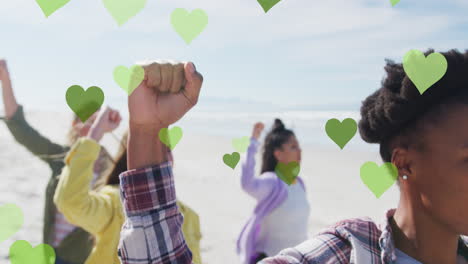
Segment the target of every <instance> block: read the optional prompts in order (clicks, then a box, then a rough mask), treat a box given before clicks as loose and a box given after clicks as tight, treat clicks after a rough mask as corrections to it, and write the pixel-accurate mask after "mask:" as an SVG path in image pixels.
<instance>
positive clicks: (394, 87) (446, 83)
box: [359, 49, 468, 162]
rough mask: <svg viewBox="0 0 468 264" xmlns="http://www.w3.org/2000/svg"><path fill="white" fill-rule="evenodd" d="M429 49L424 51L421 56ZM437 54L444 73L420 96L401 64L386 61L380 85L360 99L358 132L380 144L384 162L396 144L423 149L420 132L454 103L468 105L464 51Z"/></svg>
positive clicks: (467, 55)
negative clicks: (443, 62) (444, 65)
mask: <svg viewBox="0 0 468 264" xmlns="http://www.w3.org/2000/svg"><path fill="white" fill-rule="evenodd" d="M433 52H434V50H432V49H431V50H428V51H427V52H426V53H425V55H426V56H428V55H429V54H431V53H433ZM441 54H442V55H444V57H445V58H446V59H447V62H448V69H447V73H446V74H445V75H444V77H443V78H442V79H441V80H439V81H438V82H437V83H435V84H434V85H433V86H432V87H431V88H429V89H428V90H426V91H425V92H424V93H423V94H422V95H421V94H420V92H419V91H418V90H417V88H416V86H415V85H414V84H413V82H412V81H411V80H410V79H409V78H408V76H407V75H406V74H405V71H404V69H403V65H402V64H400V63H394V62H393V61H391V60H387V61H386V62H387V65H386V66H385V71H386V73H387V76H386V78H385V79H384V80H383V81H382V87H381V88H380V89H379V90H377V91H376V92H374V93H373V94H372V95H370V96H369V97H367V98H366V99H365V100H364V101H363V103H362V106H361V120H360V122H359V133H360V134H361V137H362V139H363V140H364V141H366V142H368V143H379V144H380V155H381V156H382V159H383V160H384V162H390V161H391V158H392V152H393V149H394V148H395V147H397V146H399V147H405V148H407V147H409V146H410V145H414V146H415V147H417V148H418V149H420V150H423V149H424V131H425V130H427V129H428V128H429V127H430V126H433V125H436V124H437V122H438V121H439V120H441V118H443V117H444V115H445V114H447V112H448V110H449V109H452V107H453V106H454V105H459V104H468V51H465V53H461V52H459V51H458V50H450V51H448V52H443V53H441Z"/></svg>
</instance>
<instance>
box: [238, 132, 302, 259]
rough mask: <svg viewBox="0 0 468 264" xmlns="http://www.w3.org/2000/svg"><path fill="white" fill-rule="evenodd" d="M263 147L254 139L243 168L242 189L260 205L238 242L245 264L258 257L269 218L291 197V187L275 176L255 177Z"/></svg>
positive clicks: (272, 174) (268, 173)
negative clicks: (257, 248) (259, 242)
mask: <svg viewBox="0 0 468 264" xmlns="http://www.w3.org/2000/svg"><path fill="white" fill-rule="evenodd" d="M259 144H260V143H259V142H258V141H257V140H256V139H254V138H251V139H250V146H249V148H248V150H247V155H246V158H245V160H244V163H243V164H242V175H241V185H242V189H243V190H244V191H246V192H247V193H248V194H249V195H251V196H252V197H254V198H255V199H256V200H257V201H258V203H257V205H256V206H255V209H254V212H253V215H252V216H251V217H250V219H249V220H248V221H247V223H246V224H245V226H244V228H243V229H242V231H241V233H240V235H239V238H238V239H237V254H239V256H240V258H241V263H242V264H250V261H251V260H252V258H254V257H255V254H256V253H257V252H255V246H256V242H257V238H258V235H259V233H260V228H261V223H262V222H263V219H264V218H265V216H267V215H269V214H270V213H271V212H272V211H273V210H274V209H276V208H277V207H278V206H280V205H281V203H282V202H284V201H285V200H286V198H287V196H288V190H287V187H288V185H287V184H286V183H284V182H283V181H282V180H281V179H280V178H279V177H277V176H276V173H275V172H265V173H263V174H262V175H261V176H260V177H255V154H256V153H257V149H258V146H259ZM297 180H298V181H299V183H300V184H301V185H302V187H304V182H303V181H302V179H301V178H299V177H297ZM304 189H305V187H304Z"/></svg>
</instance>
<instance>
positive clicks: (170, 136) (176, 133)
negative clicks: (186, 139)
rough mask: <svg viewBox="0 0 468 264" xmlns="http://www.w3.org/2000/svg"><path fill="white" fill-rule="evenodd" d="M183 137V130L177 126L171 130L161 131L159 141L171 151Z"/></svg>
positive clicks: (163, 129) (164, 129)
mask: <svg viewBox="0 0 468 264" xmlns="http://www.w3.org/2000/svg"><path fill="white" fill-rule="evenodd" d="M182 135H183V133H182V128H180V127H177V126H176V127H173V128H171V129H170V130H169V129H167V128H162V129H161V130H159V139H160V140H161V142H162V143H164V145H166V146H167V147H169V148H170V149H171V150H173V149H174V148H175V146H176V145H177V143H179V141H180V140H181V139H182Z"/></svg>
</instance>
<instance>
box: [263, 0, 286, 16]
mask: <svg viewBox="0 0 468 264" xmlns="http://www.w3.org/2000/svg"><path fill="white" fill-rule="evenodd" d="M280 1H281V0H257V2H258V3H259V4H260V5H261V6H262V8H263V10H264V11H265V13H266V12H268V11H269V10H270V9H271V8H272V7H274V6H275V5H276V4H277V3H279V2H280Z"/></svg>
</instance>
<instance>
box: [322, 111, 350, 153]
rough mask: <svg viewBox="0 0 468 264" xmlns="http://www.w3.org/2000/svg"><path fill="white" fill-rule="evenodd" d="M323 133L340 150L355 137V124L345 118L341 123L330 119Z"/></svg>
mask: <svg viewBox="0 0 468 264" xmlns="http://www.w3.org/2000/svg"><path fill="white" fill-rule="evenodd" d="M325 131H326V132H327V135H328V137H330V138H331V140H333V141H334V142H335V143H336V144H337V145H338V146H339V147H340V148H341V149H343V148H344V146H346V144H348V142H349V141H350V140H351V139H352V138H353V137H354V135H356V131H357V123H356V121H354V119H351V118H346V119H345V120H343V122H340V121H339V120H338V119H335V118H332V119H330V120H328V121H327V124H326V125H325Z"/></svg>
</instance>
